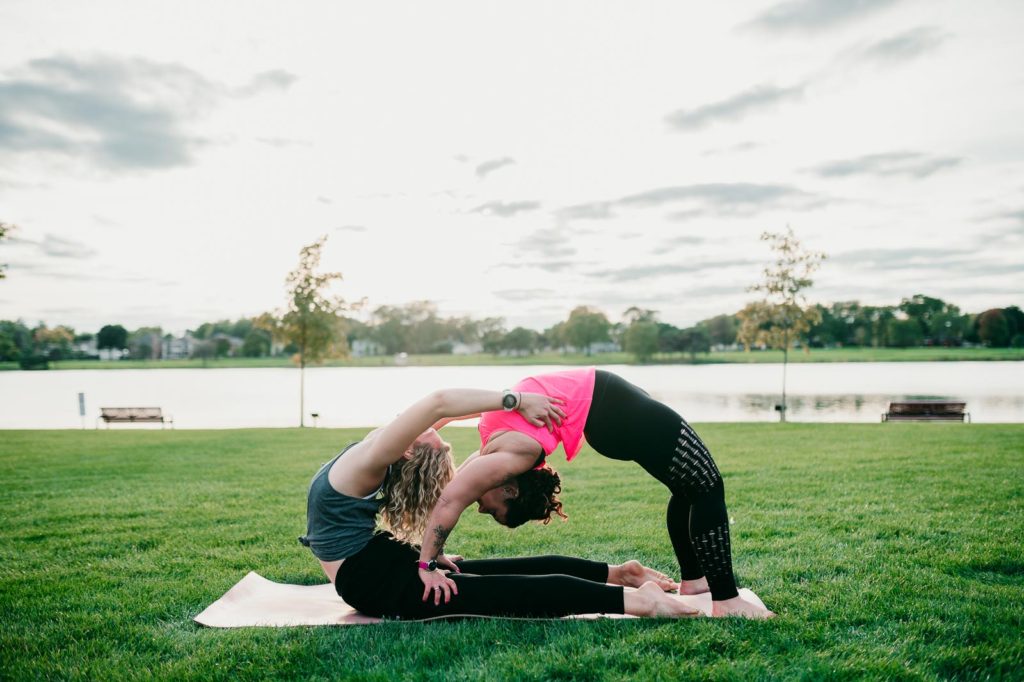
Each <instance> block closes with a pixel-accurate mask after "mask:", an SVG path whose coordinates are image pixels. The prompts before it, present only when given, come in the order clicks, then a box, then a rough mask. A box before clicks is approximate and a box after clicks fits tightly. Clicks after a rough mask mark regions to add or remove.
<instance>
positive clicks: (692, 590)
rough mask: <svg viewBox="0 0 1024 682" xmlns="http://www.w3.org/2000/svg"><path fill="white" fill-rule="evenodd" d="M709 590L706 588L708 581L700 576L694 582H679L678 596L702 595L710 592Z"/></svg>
mask: <svg viewBox="0 0 1024 682" xmlns="http://www.w3.org/2000/svg"><path fill="white" fill-rule="evenodd" d="M710 591H711V588H710V587H708V579H707V578H705V577H703V576H701V577H700V578H697V579H696V580H680V581H679V594H704V593H705V592H710Z"/></svg>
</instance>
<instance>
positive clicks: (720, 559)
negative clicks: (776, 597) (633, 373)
mask: <svg viewBox="0 0 1024 682" xmlns="http://www.w3.org/2000/svg"><path fill="white" fill-rule="evenodd" d="M583 433H584V435H585V436H586V438H587V442H588V443H589V444H590V445H591V447H593V448H594V449H595V450H597V451H598V452H599V453H601V454H602V455H604V456H605V457H610V458H612V459H618V460H626V461H632V462H636V463H637V464H639V465H640V466H642V467H643V468H644V469H645V470H646V471H647V472H648V473H649V474H651V475H652V476H654V477H655V478H656V479H658V480H659V481H661V482H662V483H664V484H665V486H667V487H668V489H669V490H670V491H671V492H672V497H671V499H669V503H668V514H667V522H668V534H669V537H670V538H671V540H672V547H673V549H674V550H675V553H676V559H678V561H679V569H680V570H681V571H682V577H683V579H684V580H694V579H696V578H699V577H701V576H706V577H707V580H708V586H709V587H710V588H711V596H712V599H715V600H722V599H729V598H730V597H735V596H736V595H737V592H736V579H735V577H734V576H733V572H732V552H731V548H730V544H729V514H728V512H727V511H726V508H725V486H724V484H723V483H722V476H721V474H719V472H718V467H717V466H715V461H714V460H713V459H712V458H711V454H710V453H709V452H708V449H707V447H705V445H704V443H703V442H701V440H700V438H699V437H698V436H697V434H696V433H695V432H694V430H693V429H692V428H690V425H689V424H687V423H686V421H685V420H684V419H683V418H682V417H680V416H679V415H678V414H677V413H676V412H675V411H674V410H673V409H672V408H670V407H668V406H667V405H665V404H663V403H660V402H658V401H657V400H654V399H653V398H651V397H650V396H649V395H648V394H647V392H646V391H644V390H643V389H640V388H638V387H636V386H634V385H633V384H631V383H629V382H628V381H626V380H625V379H623V378H622V377H620V376H617V375H615V374H612V373H610V372H605V371H603V370H597V377H596V380H595V383H594V400H593V403H592V404H591V406H590V413H589V414H588V415H587V424H586V427H585V428H584V432H583Z"/></svg>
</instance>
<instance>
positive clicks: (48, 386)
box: [0, 362, 1024, 429]
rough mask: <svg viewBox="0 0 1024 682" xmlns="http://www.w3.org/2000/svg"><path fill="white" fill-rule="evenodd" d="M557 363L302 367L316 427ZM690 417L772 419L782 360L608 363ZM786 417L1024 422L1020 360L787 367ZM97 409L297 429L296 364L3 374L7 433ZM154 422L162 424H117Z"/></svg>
mask: <svg viewBox="0 0 1024 682" xmlns="http://www.w3.org/2000/svg"><path fill="white" fill-rule="evenodd" d="M558 369H564V368H560V367H551V366H546V367H329V368H326V367H325V368H312V369H307V370H306V413H307V425H309V424H310V420H309V419H308V414H309V413H311V412H318V413H319V414H320V419H319V425H320V426H330V427H341V426H372V425H376V424H382V423H385V422H387V421H389V420H390V419H391V418H392V417H394V416H395V415H396V414H397V413H398V412H400V411H402V410H403V409H404V408H405V407H406V406H408V405H409V404H410V403H412V402H414V401H415V400H416V399H417V398H419V397H421V396H423V395H426V394H427V393H429V392H430V391H432V390H434V389H437V388H442V387H468V388H494V389H501V388H505V387H507V386H511V385H512V384H513V383H515V382H516V381H517V380H518V379H520V378H522V377H524V376H528V375H530V374H537V373H541V372H545V371H557V370H558ZM604 369H608V370H610V371H613V372H616V373H618V374H620V375H622V376H623V377H625V378H626V379H628V380H630V381H632V382H633V383H635V384H637V385H639V386H641V387H642V388H644V389H646V390H647V391H648V392H649V393H650V394H651V395H652V396H654V397H655V398H657V399H659V400H661V401H662V402H665V403H667V404H669V405H671V406H672V407H673V408H674V409H675V410H677V411H678V412H679V413H680V414H682V415H683V416H684V417H685V418H686V419H687V420H689V421H694V422H710V421H776V420H777V419H778V417H777V415H776V413H775V412H774V410H773V406H774V405H775V403H776V402H778V400H779V395H778V392H779V389H780V386H781V380H782V366H781V365H729V364H722V365H667V366H645V367H634V366H625V365H620V366H606V367H604ZM787 385H788V388H787V393H788V396H789V420H790V421H800V422H878V421H879V420H880V416H881V414H882V413H883V412H885V410H886V407H887V406H888V404H889V401H891V400H904V399H908V398H942V399H956V400H962V401H966V402H967V410H968V411H969V412H970V413H971V417H972V419H973V421H974V422H1017V423H1024V362H886V363H805V364H794V365H790V366H789V370H788V382H787ZM79 392H83V393H85V397H86V415H87V416H86V418H85V420H84V422H85V425H86V426H87V427H88V428H93V427H94V426H95V424H96V417H97V416H98V415H99V408H100V407H122V406H123V407H142V406H153V407H161V408H163V410H164V413H165V414H169V415H172V416H173V417H174V421H175V426H176V428H179V429H200V428H235V427H283V426H297V425H298V414H299V372H298V370H296V369H206V370H203V369H162V370H59V371H49V372H0V429H15V428H17V429H25V428H28V429H61V428H80V427H81V425H82V423H83V420H82V418H81V417H80V416H79V414H78V393H79ZM115 428H159V425H135V426H130V427H128V426H115Z"/></svg>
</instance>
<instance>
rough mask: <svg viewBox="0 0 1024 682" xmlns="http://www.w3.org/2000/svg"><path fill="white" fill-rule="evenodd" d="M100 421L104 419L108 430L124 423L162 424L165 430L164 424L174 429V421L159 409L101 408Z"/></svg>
mask: <svg viewBox="0 0 1024 682" xmlns="http://www.w3.org/2000/svg"><path fill="white" fill-rule="evenodd" d="M99 419H102V420H103V421H104V422H106V424H107V428H108V429H109V428H110V423H111V422H114V423H115V424H116V423H123V424H146V423H157V422H159V423H160V425H161V426H160V428H163V425H164V424H170V425H171V428H172V429H173V428H174V419H172V418H171V417H169V416H165V415H164V413H163V410H161V409H160V408H159V407H101V408H100V416H99ZM98 426H99V421H98V420H97V427H98Z"/></svg>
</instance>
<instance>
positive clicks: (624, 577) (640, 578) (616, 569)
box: [608, 560, 676, 592]
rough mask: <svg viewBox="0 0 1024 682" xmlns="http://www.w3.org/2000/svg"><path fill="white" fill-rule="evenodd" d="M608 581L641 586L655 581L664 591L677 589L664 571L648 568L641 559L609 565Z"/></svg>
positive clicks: (613, 583)
mask: <svg viewBox="0 0 1024 682" xmlns="http://www.w3.org/2000/svg"><path fill="white" fill-rule="evenodd" d="M608 582H609V583H611V584H612V585H622V586H624V587H640V586H641V585H643V584H644V583H647V582H653V583H656V584H657V585H658V587H660V588H661V589H662V591H664V592H670V591H672V590H674V589H676V584H675V583H674V582H672V580H670V579H669V577H668V576H667V575H665V574H664V573H659V572H658V571H655V570H654V569H653V568H647V567H646V566H644V565H643V564H641V563H640V562H639V561H635V560H634V561H627V562H626V563H624V564H619V565H618V566H609V567H608Z"/></svg>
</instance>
